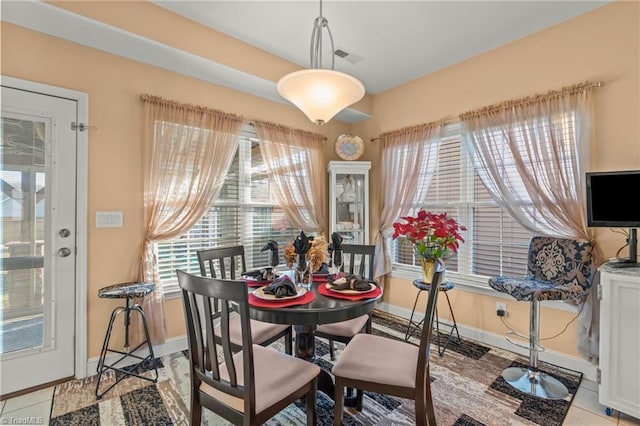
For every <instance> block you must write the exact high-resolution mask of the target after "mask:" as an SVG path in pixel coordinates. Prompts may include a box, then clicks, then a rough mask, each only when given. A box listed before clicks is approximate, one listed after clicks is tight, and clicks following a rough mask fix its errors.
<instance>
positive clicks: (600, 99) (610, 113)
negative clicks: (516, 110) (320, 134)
mask: <svg viewBox="0 0 640 426" xmlns="http://www.w3.org/2000/svg"><path fill="white" fill-rule="evenodd" d="M639 23H640V3H638V2H616V3H613V4H610V5H607V6H604V7H602V8H600V9H597V10H595V11H592V12H590V13H587V14H585V15H582V16H579V17H577V18H575V19H572V20H570V21H567V22H565V23H563V24H560V25H557V26H555V27H552V28H550V29H547V30H545V31H542V32H539V33H537V34H534V35H532V36H529V37H526V38H523V39H521V40H518V41H516V42H513V43H511V44H509V45H506V46H503V47H501V48H499V49H495V50H493V51H491V52H488V53H485V54H482V55H479V56H476V57H474V58H472V59H469V60H467V61H464V62H462V63H459V64H457V65H454V66H451V67H448V68H446V69H443V70H441V71H439V72H436V73H433V74H430V75H428V76H425V77H423V78H419V79H417V80H414V81H412V82H409V83H406V84H404V85H402V86H399V87H396V88H394V89H392V90H389V91H386V92H384V93H382V94H379V95H377V96H375V98H374V100H373V111H372V112H373V116H374V117H375V119H374V120H369V121H368V122H366V123H363V124H358V125H356V126H355V129H356V132H357V133H358V134H361V135H365V136H366V137H367V138H370V137H375V136H376V135H377V134H379V133H381V132H385V131H389V130H393V129H397V128H402V127H405V126H409V125H414V124H419V123H427V122H430V121H434V120H438V119H441V118H446V117H455V116H456V115H458V114H460V113H462V112H465V111H467V110H470V109H475V108H479V107H482V106H485V105H490V104H493V103H497V102H501V101H504V100H508V99H514V98H517V97H522V96H529V95H532V94H535V93H543V92H545V91H547V90H551V89H558V88H561V87H563V86H568V85H571V84H575V83H579V82H582V81H585V80H594V81H595V80H602V81H604V82H605V86H604V87H602V88H600V89H596V90H595V96H594V99H595V116H596V120H595V128H596V137H595V141H594V144H593V146H592V147H591V164H590V167H589V169H590V170H594V171H595V170H624V169H640V30H639ZM376 145H377V144H376V143H375V142H374V143H373V144H371V145H369V146H368V151H367V155H369V156H371V157H372V158H377V155H378V154H377V152H376V151H377V150H376ZM372 175H373V176H372V178H373V181H374V183H373V185H372V197H371V198H372V200H373V202H372V222H373V223H372V229H375V227H376V226H377V225H378V223H379V215H378V212H377V211H376V209H377V207H376V206H379V200H380V198H379V195H378V194H377V192H376V189H377V188H378V185H377V183H375V181H376V176H377V175H378V171H377V168H376V167H375V165H374V167H373V168H372ZM597 237H598V239H599V243H600V244H601V246H602V248H603V250H604V254H605V256H606V257H613V256H615V253H616V251H617V250H618V248H620V247H622V246H623V245H624V244H625V241H624V239H623V237H622V236H620V234H615V233H612V232H610V231H609V230H608V229H600V230H598V235H597ZM415 294H416V290H415V288H414V287H413V286H412V284H411V282H410V281H407V280H402V279H398V278H394V279H391V280H390V282H389V285H387V286H386V288H385V296H384V298H385V301H387V302H389V303H392V304H394V305H397V306H402V307H404V308H406V309H411V308H412V305H413V301H414V297H415ZM450 296H451V297H452V302H453V308H454V312H455V314H456V320H457V321H458V322H459V323H463V324H466V325H468V326H471V327H476V328H479V329H482V330H487V331H491V332H494V333H497V334H504V332H505V331H506V330H505V328H504V326H503V325H502V323H501V322H500V321H499V319H498V318H497V317H496V315H495V302H496V299H494V298H492V297H487V296H481V295H478V294H470V293H464V292H462V291H459V290H458V289H456V290H454V291H452V292H450ZM439 302H440V303H444V299H442V300H440V301H439ZM440 308H441V309H440V310H439V312H448V309H445V308H444V306H442V305H441V306H440ZM507 311H508V312H509V316H508V321H509V322H510V323H511V324H513V325H516V326H517V328H518V329H519V330H521V331H524V332H526V331H528V318H529V311H528V304H526V303H519V302H516V301H508V302H507ZM572 318H573V315H571V314H570V313H569V312H566V311H560V310H556V309H545V308H544V307H543V309H542V314H541V335H542V336H543V337H545V336H552V335H555V334H557V333H558V332H559V331H561V330H562V328H563V327H564V325H565V324H566V323H567V322H568V321H570V320H571V319H572ZM575 335H576V333H575V323H573V324H571V325H570V326H569V328H568V331H567V332H566V333H564V334H562V335H561V336H560V337H558V338H555V339H552V340H549V341H545V342H544V343H545V345H546V346H547V347H549V348H550V349H553V350H557V351H560V352H564V353H567V354H573V355H576V354H577V351H576V349H575Z"/></svg>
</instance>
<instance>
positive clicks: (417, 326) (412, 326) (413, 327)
mask: <svg viewBox="0 0 640 426" xmlns="http://www.w3.org/2000/svg"><path fill="white" fill-rule="evenodd" d="M413 285H414V286H415V287H416V288H417V289H418V294H416V301H415V302H414V303H413V310H412V311H411V318H409V325H407V333H406V334H405V336H404V340H405V342H406V341H408V340H409V339H410V338H411V336H413V334H414V333H416V332H417V331H418V330H422V326H423V324H424V318H423V319H422V320H420V321H419V322H415V321H413V314H414V313H415V312H416V305H417V304H418V298H419V297H420V293H422V292H423V291H427V292H428V291H429V289H430V288H431V284H429V283H425V282H424V281H422V280H420V279H418V280H414V281H413ZM452 288H453V283H452V282H449V281H447V282H444V283H442V284H440V287H439V290H440V291H442V292H444V295H445V297H446V299H447V304H448V305H449V311H450V312H451V319H452V320H453V325H448V324H446V325H447V326H449V327H450V330H449V333H448V335H447V337H446V340H445V342H444V345H442V344H441V343H440V339H443V336H441V335H440V321H439V319H438V307H437V306H436V310H435V317H436V318H435V320H436V321H435V323H436V331H437V333H436V335H437V336H438V354H440V356H443V355H444V351H446V350H447V346H449V342H450V341H451V336H452V335H453V332H454V331H455V332H456V336H457V337H458V343H462V340H461V339H460V333H459V332H458V324H457V323H456V317H455V316H454V315H453V308H452V307H451V301H450V300H449V294H448V291H449V290H451V289H452ZM443 325H445V324H443Z"/></svg>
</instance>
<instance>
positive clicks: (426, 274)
mask: <svg viewBox="0 0 640 426" xmlns="http://www.w3.org/2000/svg"><path fill="white" fill-rule="evenodd" d="M437 263H438V262H437V260H436V259H435V258H434V257H429V258H426V257H421V258H420V264H421V265H422V282H424V283H426V284H431V281H432V280H433V273H434V272H435V271H436V264H437Z"/></svg>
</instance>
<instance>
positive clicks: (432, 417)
mask: <svg viewBox="0 0 640 426" xmlns="http://www.w3.org/2000/svg"><path fill="white" fill-rule="evenodd" d="M426 378H427V383H425V410H426V412H427V424H429V425H430V426H436V412H435V410H434V408H433V398H432V397H431V376H430V374H429V366H427V375H426Z"/></svg>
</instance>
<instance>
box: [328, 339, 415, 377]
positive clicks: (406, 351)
mask: <svg viewBox="0 0 640 426" xmlns="http://www.w3.org/2000/svg"><path fill="white" fill-rule="evenodd" d="M419 351H420V348H419V347H418V346H414V345H412V344H407V343H405V342H403V341H401V340H389V339H388V338H386V337H382V336H376V335H375V334H365V333H361V334H358V335H356V336H354V337H353V339H351V342H349V350H348V351H345V352H344V353H343V354H341V355H340V359H338V361H337V362H336V365H335V367H333V370H332V371H331V372H332V373H333V374H336V375H338V376H341V377H344V378H348V379H351V380H368V381H374V382H378V383H386V384H388V385H392V386H403V387H407V388H415V386H416V368H417V366H418V355H419Z"/></svg>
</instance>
